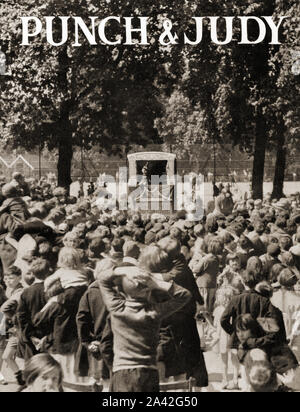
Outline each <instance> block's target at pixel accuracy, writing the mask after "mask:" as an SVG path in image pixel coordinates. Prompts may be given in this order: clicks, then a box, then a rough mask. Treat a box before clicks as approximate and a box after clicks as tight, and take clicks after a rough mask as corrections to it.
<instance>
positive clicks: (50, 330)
mask: <svg viewBox="0 0 300 412" xmlns="http://www.w3.org/2000/svg"><path fill="white" fill-rule="evenodd" d="M86 289H87V288H86V287H85V286H81V287H75V288H68V289H66V290H65V291H64V292H63V293H61V294H60V295H59V299H58V303H53V304H52V305H51V306H50V307H49V308H48V310H46V311H44V312H42V313H41V312H39V313H38V314H37V315H36V316H35V317H34V320H33V326H34V327H35V328H39V329H41V331H43V334H44V336H47V335H50V334H52V335H53V345H52V350H53V352H54V353H57V354H60V355H66V354H72V353H76V351H77V350H78V335H77V325H76V315H77V311H78V306H79V302H80V299H81V297H82V296H83V294H84V292H85V291H86Z"/></svg>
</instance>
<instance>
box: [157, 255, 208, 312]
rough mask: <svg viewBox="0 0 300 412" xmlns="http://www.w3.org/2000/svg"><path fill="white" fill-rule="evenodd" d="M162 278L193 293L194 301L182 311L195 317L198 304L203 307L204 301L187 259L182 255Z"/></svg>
mask: <svg viewBox="0 0 300 412" xmlns="http://www.w3.org/2000/svg"><path fill="white" fill-rule="evenodd" d="M162 276H163V279H164V281H165V282H170V281H172V280H173V281H174V282H175V283H176V284H177V285H178V286H181V287H183V288H184V289H187V290H188V291H189V292H191V295H192V299H191V300H190V302H188V303H187V304H186V305H185V306H184V307H183V308H181V309H180V311H181V312H184V313H187V314H190V315H192V316H194V315H195V312H196V302H198V303H199V305H203V303H204V301H203V298H202V296H201V295H200V293H199V289H198V286H197V284H196V280H195V278H194V275H193V272H192V271H191V269H190V268H189V266H188V264H187V262H186V259H185V257H184V256H183V255H182V254H180V255H179V256H178V258H177V259H175V260H174V261H173V267H172V270H171V271H170V272H168V273H163V274H162Z"/></svg>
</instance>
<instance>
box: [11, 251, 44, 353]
mask: <svg viewBox="0 0 300 412" xmlns="http://www.w3.org/2000/svg"><path fill="white" fill-rule="evenodd" d="M30 272H31V273H32V275H33V276H34V278H35V280H34V283H33V284H32V285H31V286H30V287H29V288H27V289H25V290H24V291H23V293H22V295H21V298H20V302H19V306H18V310H17V318H18V324H19V328H20V335H21V336H20V341H19V353H21V354H22V356H23V358H24V359H25V361H26V360H28V359H30V358H31V357H32V356H33V355H36V354H37V353H39V350H38V349H37V348H36V346H35V344H34V340H35V338H38V339H40V338H43V335H42V334H40V335H39V333H38V330H37V329H36V328H34V327H33V324H32V322H33V318H34V316H35V315H36V314H37V313H39V312H40V310H41V309H42V308H43V307H44V306H45V305H46V303H47V300H46V296H45V292H44V280H45V279H46V277H47V276H49V275H50V273H51V272H50V264H49V262H48V261H47V260H45V259H42V258H38V259H35V260H34V261H33V262H32V264H31V266H30ZM36 343H37V340H36Z"/></svg>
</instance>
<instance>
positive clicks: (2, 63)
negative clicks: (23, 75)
mask: <svg viewBox="0 0 300 412" xmlns="http://www.w3.org/2000/svg"><path fill="white" fill-rule="evenodd" d="M5 73H6V56H5V54H4V53H3V52H2V51H1V50H0V76H4V75H5Z"/></svg>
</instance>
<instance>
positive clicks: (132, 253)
mask: <svg viewBox="0 0 300 412" xmlns="http://www.w3.org/2000/svg"><path fill="white" fill-rule="evenodd" d="M123 253H124V256H129V257H138V256H139V254H140V248H139V247H138V245H137V243H136V242H134V241H132V240H128V241H127V242H125V243H124V245H123Z"/></svg>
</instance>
